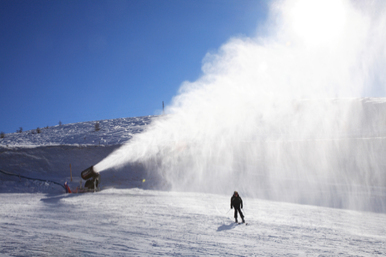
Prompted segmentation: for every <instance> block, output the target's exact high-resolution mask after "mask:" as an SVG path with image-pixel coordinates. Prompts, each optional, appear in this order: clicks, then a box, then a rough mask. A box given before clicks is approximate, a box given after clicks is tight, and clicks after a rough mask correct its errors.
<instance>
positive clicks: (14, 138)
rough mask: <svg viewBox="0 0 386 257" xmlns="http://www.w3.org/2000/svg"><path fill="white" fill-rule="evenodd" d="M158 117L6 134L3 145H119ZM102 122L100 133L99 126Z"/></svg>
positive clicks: (0, 142) (79, 124) (2, 139)
mask: <svg viewBox="0 0 386 257" xmlns="http://www.w3.org/2000/svg"><path fill="white" fill-rule="evenodd" d="M155 118H156V116H145V117H135V118H120V119H112V120H100V121H88V122H79V123H73V124H63V125H56V126H53V127H46V128H40V131H41V132H40V133H37V130H36V129H34V130H28V131H23V132H21V133H11V134H6V135H5V137H4V138H0V146H8V147H11V146H17V147H36V146H54V145H71V146H74V145H119V144H123V143H125V142H127V141H128V140H130V139H131V138H132V135H134V134H137V133H141V132H142V131H143V130H144V129H145V128H146V126H147V125H148V124H150V123H151V121H152V120H153V119H155ZM97 123H99V130H98V131H97V130H96V124H97Z"/></svg>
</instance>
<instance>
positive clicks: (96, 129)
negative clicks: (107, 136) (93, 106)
mask: <svg viewBox="0 0 386 257" xmlns="http://www.w3.org/2000/svg"><path fill="white" fill-rule="evenodd" d="M100 129H101V126H100V124H99V122H98V121H97V122H96V123H95V131H99V130H100Z"/></svg>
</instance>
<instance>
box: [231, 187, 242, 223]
mask: <svg viewBox="0 0 386 257" xmlns="http://www.w3.org/2000/svg"><path fill="white" fill-rule="evenodd" d="M233 207H234V208H235V222H236V223H237V212H238V213H239V214H240V217H241V219H242V221H243V223H245V220H244V214H243V213H242V212H241V209H242V208H243V200H242V199H241V197H240V196H239V193H238V192H237V191H235V192H234V193H233V196H232V197H231V209H233Z"/></svg>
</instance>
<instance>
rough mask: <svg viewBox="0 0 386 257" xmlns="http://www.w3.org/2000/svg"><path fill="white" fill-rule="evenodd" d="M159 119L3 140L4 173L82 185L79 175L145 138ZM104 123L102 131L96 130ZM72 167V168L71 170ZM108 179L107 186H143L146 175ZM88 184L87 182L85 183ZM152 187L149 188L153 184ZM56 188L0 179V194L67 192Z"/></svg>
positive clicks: (114, 174) (0, 165) (134, 172)
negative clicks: (135, 137)
mask: <svg viewBox="0 0 386 257" xmlns="http://www.w3.org/2000/svg"><path fill="white" fill-rule="evenodd" d="M156 118H157V117H156V116H146V117H136V118H120V119H112V120H101V121H90V122H80V123H74V124H63V125H61V126H59V125H58V126H54V127H48V128H41V132H40V133H37V132H36V130H30V131H24V132H22V133H12V134H6V135H5V137H4V138H2V139H0V170H4V171H6V172H11V173H14V174H17V175H21V176H26V177H31V178H38V179H43V180H44V179H46V180H52V181H55V182H58V183H60V184H63V183H64V182H65V181H68V182H69V184H70V186H71V187H73V188H75V187H76V186H78V185H79V181H80V180H81V178H80V172H81V171H82V170H84V169H86V168H88V167H89V166H91V165H94V164H96V163H98V162H99V161H101V160H102V159H103V158H105V157H106V156H107V155H109V154H110V153H111V152H113V151H114V150H116V149H117V148H119V147H120V146H121V145H122V144H124V143H126V142H127V141H129V140H130V139H131V138H132V136H133V135H134V134H137V133H141V132H142V131H144V130H145V129H146V127H147V126H148V125H149V124H150V123H151V122H152V121H153V120H154V119H156ZM96 123H99V130H96V129H95V128H96V126H95V124H96ZM70 165H71V167H70ZM130 171H131V172H128V173H127V174H126V173H125V174H122V170H120V172H119V171H111V172H109V173H106V174H105V175H104V176H103V177H104V179H103V180H102V182H103V186H104V187H108V186H115V187H121V186H123V185H124V186H125V187H133V186H138V185H141V183H139V182H141V181H142V180H143V179H144V178H145V175H144V174H143V171H142V170H141V169H140V168H138V167H136V166H133V165H132V166H131V167H130ZM83 183H84V181H83ZM148 184H150V182H149V183H148ZM63 191H64V190H63V188H61V187H58V186H56V185H54V184H52V183H43V182H40V181H34V180H28V179H23V178H17V177H12V176H8V175H5V174H4V173H0V192H54V193H55V192H56V193H58V192H63Z"/></svg>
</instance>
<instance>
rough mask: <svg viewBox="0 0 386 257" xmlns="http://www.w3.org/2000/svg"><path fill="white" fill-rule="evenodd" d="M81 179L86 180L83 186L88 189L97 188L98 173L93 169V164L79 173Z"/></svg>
mask: <svg viewBox="0 0 386 257" xmlns="http://www.w3.org/2000/svg"><path fill="white" fill-rule="evenodd" d="M80 175H81V177H82V179H84V180H86V183H85V184H84V187H85V188H86V189H89V190H94V191H95V190H98V189H99V187H98V185H99V182H100V175H99V173H98V172H96V171H95V170H94V166H91V167H88V168H87V169H85V170H84V171H82V173H81V174H80Z"/></svg>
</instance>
